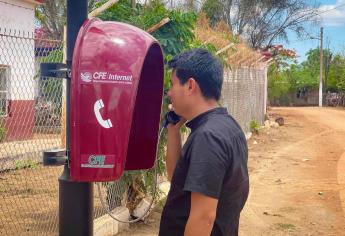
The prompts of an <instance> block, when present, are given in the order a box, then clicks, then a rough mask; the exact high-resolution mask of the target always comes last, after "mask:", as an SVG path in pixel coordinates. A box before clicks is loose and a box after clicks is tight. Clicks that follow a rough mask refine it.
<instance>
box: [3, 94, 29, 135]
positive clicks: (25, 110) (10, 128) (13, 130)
mask: <svg viewBox="0 0 345 236" xmlns="http://www.w3.org/2000/svg"><path fill="white" fill-rule="evenodd" d="M34 105H35V101H34V100H13V101H10V105H9V114H8V116H7V117H6V118H5V128H6V140H8V141H12V140H23V139H28V138H32V136H33V128H34Z"/></svg>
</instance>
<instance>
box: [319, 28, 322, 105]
mask: <svg viewBox="0 0 345 236" xmlns="http://www.w3.org/2000/svg"><path fill="white" fill-rule="evenodd" d="M322 80H323V27H321V31H320V85H319V107H322V98H323V95H322Z"/></svg>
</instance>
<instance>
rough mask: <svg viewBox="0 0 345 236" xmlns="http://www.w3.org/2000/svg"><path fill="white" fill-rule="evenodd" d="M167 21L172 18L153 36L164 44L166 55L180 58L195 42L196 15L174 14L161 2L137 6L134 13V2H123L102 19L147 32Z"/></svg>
mask: <svg viewBox="0 0 345 236" xmlns="http://www.w3.org/2000/svg"><path fill="white" fill-rule="evenodd" d="M165 17H169V18H170V22H168V23H167V24H166V25H164V26H163V27H161V28H159V29H158V30H157V31H155V32H153V33H152V35H153V36H154V37H155V38H156V39H157V40H158V41H159V43H160V44H161V46H162V48H163V51H164V53H165V55H176V54H178V53H180V52H181V51H183V50H185V49H187V48H189V47H190V44H191V43H192V42H193V39H194V34H193V29H194V25H195V22H196V19H197V16H196V14H195V13H194V12H182V11H179V10H171V11H170V10H168V9H166V8H165V7H164V5H163V4H162V3H160V2H159V1H152V2H151V3H150V4H148V5H146V6H143V5H141V4H139V3H137V4H136V7H135V9H133V8H132V5H131V1H129V0H120V1H119V2H118V3H117V4H115V5H113V6H112V7H110V8H109V9H108V10H106V11H105V12H103V13H102V14H100V15H99V18H100V19H103V20H110V21H120V22H125V23H128V24H131V25H135V26H137V27H139V28H141V29H144V30H147V29H148V28H150V27H151V26H153V25H155V24H157V23H158V22H160V21H161V20H163V19H164V18H165Z"/></svg>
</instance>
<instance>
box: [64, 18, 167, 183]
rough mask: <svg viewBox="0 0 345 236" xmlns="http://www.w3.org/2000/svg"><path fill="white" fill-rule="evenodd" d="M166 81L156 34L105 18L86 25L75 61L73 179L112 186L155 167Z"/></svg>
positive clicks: (72, 91)
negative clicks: (127, 174) (127, 172)
mask: <svg viewBox="0 0 345 236" xmlns="http://www.w3.org/2000/svg"><path fill="white" fill-rule="evenodd" d="M163 76H164V64H163V53H162V50H161V47H160V45H159V44H158V42H157V40H156V39H154V38H153V37H152V36H151V35H150V34H148V33H146V32H145V31H143V30H141V29H138V28H136V27H134V26H131V25H128V24H124V23H119V22H106V21H101V20H99V19H91V20H87V21H86V22H85V23H84V24H83V26H82V27H81V29H80V31H79V34H78V37H77V40H76V43H75V48H74V53H73V62H72V79H71V151H70V172H71V178H72V180H74V181H92V182H94V181H111V180H115V179H118V178H119V177H120V176H121V175H122V173H123V171H124V170H138V169H148V168H151V167H152V166H153V165H154V161H155V157H156V147H157V142H158V129H159V121H160V113H161V105H162V96H163Z"/></svg>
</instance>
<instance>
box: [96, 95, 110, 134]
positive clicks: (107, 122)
mask: <svg viewBox="0 0 345 236" xmlns="http://www.w3.org/2000/svg"><path fill="white" fill-rule="evenodd" d="M103 107H104V103H103V101H102V99H99V100H97V101H96V102H95V105H94V106H93V110H94V112H95V115H96V119H97V121H98V123H99V124H100V125H101V126H102V127H103V128H106V129H109V128H111V127H113V124H112V123H111V120H110V119H107V120H103V118H102V116H101V113H100V112H99V110H100V109H102V108H103Z"/></svg>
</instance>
